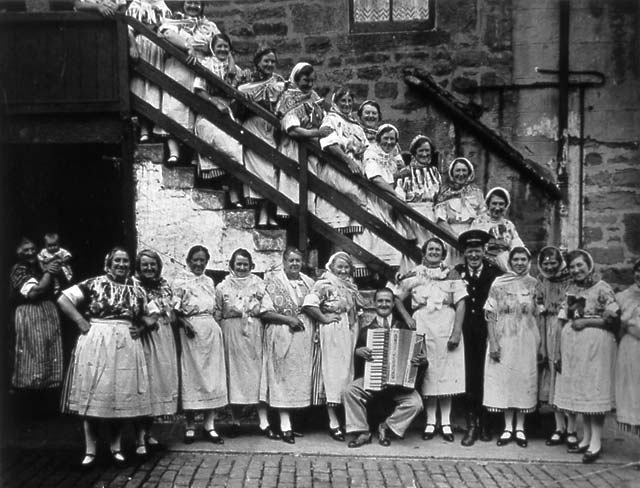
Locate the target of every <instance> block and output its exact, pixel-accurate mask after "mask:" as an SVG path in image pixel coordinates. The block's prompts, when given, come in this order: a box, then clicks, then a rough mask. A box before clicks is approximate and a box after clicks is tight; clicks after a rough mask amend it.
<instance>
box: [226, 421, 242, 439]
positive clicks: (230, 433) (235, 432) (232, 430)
mask: <svg viewBox="0 0 640 488" xmlns="http://www.w3.org/2000/svg"><path fill="white" fill-rule="evenodd" d="M239 435H240V424H235V423H234V424H231V425H229V428H228V429H227V437H229V438H231V439H235V438H236V437H238V436H239Z"/></svg>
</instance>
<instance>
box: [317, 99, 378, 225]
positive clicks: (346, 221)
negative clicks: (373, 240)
mask: <svg viewBox="0 0 640 488" xmlns="http://www.w3.org/2000/svg"><path fill="white" fill-rule="evenodd" d="M352 110H353V93H352V92H351V91H350V90H349V89H348V88H345V87H341V88H338V90H336V92H335V93H334V94H333V97H332V100H331V109H330V110H329V112H328V113H327V115H326V116H325V117H324V119H323V120H322V125H321V126H320V130H326V131H327V132H328V133H329V134H328V135H326V136H325V137H322V138H321V139H320V147H322V149H323V150H324V151H326V152H328V153H329V154H331V155H333V156H334V157H335V158H337V159H338V160H339V161H340V162H342V163H343V164H344V165H345V166H347V167H348V168H349V170H350V171H351V172H352V173H354V174H363V172H364V171H363V168H362V163H361V161H362V155H363V154H364V150H365V149H366V147H367V144H368V141H367V136H366V135H365V133H364V130H362V127H360V124H359V123H358V121H357V120H356V119H355V118H354V117H353V115H352V113H351V112H352ZM318 178H320V179H321V180H322V181H324V182H325V183H327V184H329V185H331V186H332V187H333V188H335V189H336V190H337V191H339V192H340V193H342V194H343V195H346V196H348V197H349V198H351V199H352V200H354V201H355V202H356V203H357V204H358V205H360V206H362V207H364V206H365V198H364V193H363V192H362V190H361V189H360V187H359V186H358V185H356V184H355V183H352V182H351V181H350V180H348V179H347V178H345V177H344V176H342V175H341V174H340V173H338V172H337V171H336V170H335V169H333V167H331V165H329V164H322V163H320V164H319V165H318ZM316 214H317V216H318V217H319V218H320V219H322V220H324V221H325V222H326V223H327V224H329V225H331V227H333V228H334V229H336V230H338V231H339V232H342V233H344V234H357V233H360V232H362V226H361V225H360V224H358V222H356V221H355V220H352V219H350V218H349V216H348V215H347V214H345V213H343V212H341V211H340V210H338V209H336V208H335V207H334V206H333V205H331V204H330V203H329V202H328V201H326V200H324V199H322V198H317V200H316Z"/></svg>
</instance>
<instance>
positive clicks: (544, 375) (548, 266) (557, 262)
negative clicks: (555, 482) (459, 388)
mask: <svg viewBox="0 0 640 488" xmlns="http://www.w3.org/2000/svg"><path fill="white" fill-rule="evenodd" d="M538 269H539V270H540V274H539V275H538V282H537V283H536V288H535V298H536V303H537V304H538V326H539V328H540V338H541V341H542V346H541V347H540V350H541V354H542V357H541V358H540V359H541V363H542V370H541V372H540V378H539V388H538V399H539V400H540V401H541V402H544V403H548V404H549V405H553V404H554V392H555V385H556V370H555V367H554V362H555V360H556V356H555V355H556V352H557V349H558V347H557V346H558V342H559V341H560V330H561V328H560V322H559V321H558V312H559V311H560V307H561V306H562V302H563V301H564V299H565V294H566V291H567V287H568V286H569V279H570V275H569V270H568V269H567V265H566V263H565V261H564V258H563V257H562V253H561V252H560V250H559V249H558V248H557V247H553V246H546V247H543V248H542V249H541V250H540V254H538ZM553 414H554V418H555V430H554V432H553V433H552V434H551V436H550V437H549V438H548V439H547V442H546V444H547V446H557V445H559V444H562V443H563V442H564V441H565V440H566V439H567V438H568V439H569V441H570V442H572V443H575V442H577V439H576V437H575V436H576V433H575V427H576V426H575V422H569V425H567V422H566V419H565V417H566V415H565V414H564V413H563V412H561V411H559V410H555V411H554V413H553ZM569 420H575V418H571V419H569Z"/></svg>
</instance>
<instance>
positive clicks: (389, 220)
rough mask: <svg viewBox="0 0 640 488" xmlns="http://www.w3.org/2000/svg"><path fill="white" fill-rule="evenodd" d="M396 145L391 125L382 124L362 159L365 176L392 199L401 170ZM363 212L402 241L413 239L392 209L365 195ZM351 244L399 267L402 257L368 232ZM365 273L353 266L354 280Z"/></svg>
mask: <svg viewBox="0 0 640 488" xmlns="http://www.w3.org/2000/svg"><path fill="white" fill-rule="evenodd" d="M397 144H398V129H396V128H395V127H394V126H393V125H391V124H383V125H381V126H380V127H378V131H377V133H376V142H375V143H374V144H371V145H369V147H367V149H366V151H365V152H364V156H363V162H364V172H365V176H366V177H367V178H368V179H369V180H371V182H373V183H374V184H375V185H376V186H378V187H379V188H380V189H382V190H383V191H385V192H386V193H388V194H390V195H393V196H397V195H396V192H395V190H394V189H393V185H394V182H395V180H396V178H397V176H398V174H399V172H400V171H401V170H402V168H403V166H404V162H403V161H402V158H401V157H400V156H399V155H397V151H396V150H395V148H396V146H397ZM367 210H368V211H369V213H371V214H372V215H374V216H375V217H377V218H379V219H380V220H382V221H383V222H384V223H385V224H386V225H388V226H390V227H392V228H395V230H397V231H398V232H400V234H402V235H403V236H404V237H405V238H407V239H414V238H415V236H414V234H413V231H412V230H411V225H410V224H409V222H408V221H407V219H406V218H404V217H402V216H399V215H396V213H395V212H392V207H391V206H390V205H389V204H388V203H386V202H384V201H382V200H381V199H380V198H379V197H377V196H375V195H372V194H368V195H367ZM354 242H355V243H356V244H358V245H359V246H361V247H363V248H364V249H367V250H368V251H369V252H370V253H371V254H374V255H376V256H377V257H379V258H380V259H382V260H383V261H385V262H386V263H387V264H389V265H391V266H400V260H401V257H402V255H401V253H400V251H398V250H397V249H395V248H394V247H393V246H391V245H390V244H387V242H385V241H384V240H382V239H381V238H380V237H378V236H377V235H375V234H374V233H373V232H372V231H370V230H369V229H365V230H364V231H363V232H362V234H360V235H357V236H355V237H354ZM367 272H368V271H367V268H366V267H365V266H364V265H362V264H358V265H357V267H356V276H364V275H366V274H367Z"/></svg>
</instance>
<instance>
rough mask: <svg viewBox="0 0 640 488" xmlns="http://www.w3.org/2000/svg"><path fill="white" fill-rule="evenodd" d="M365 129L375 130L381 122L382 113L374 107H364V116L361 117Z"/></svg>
mask: <svg viewBox="0 0 640 488" xmlns="http://www.w3.org/2000/svg"><path fill="white" fill-rule="evenodd" d="M360 120H362V123H363V124H364V126H365V127H368V128H370V129H375V128H376V127H377V126H378V122H380V112H378V109H377V108H376V107H374V106H373V105H365V106H364V107H362V116H361V117H360Z"/></svg>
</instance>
